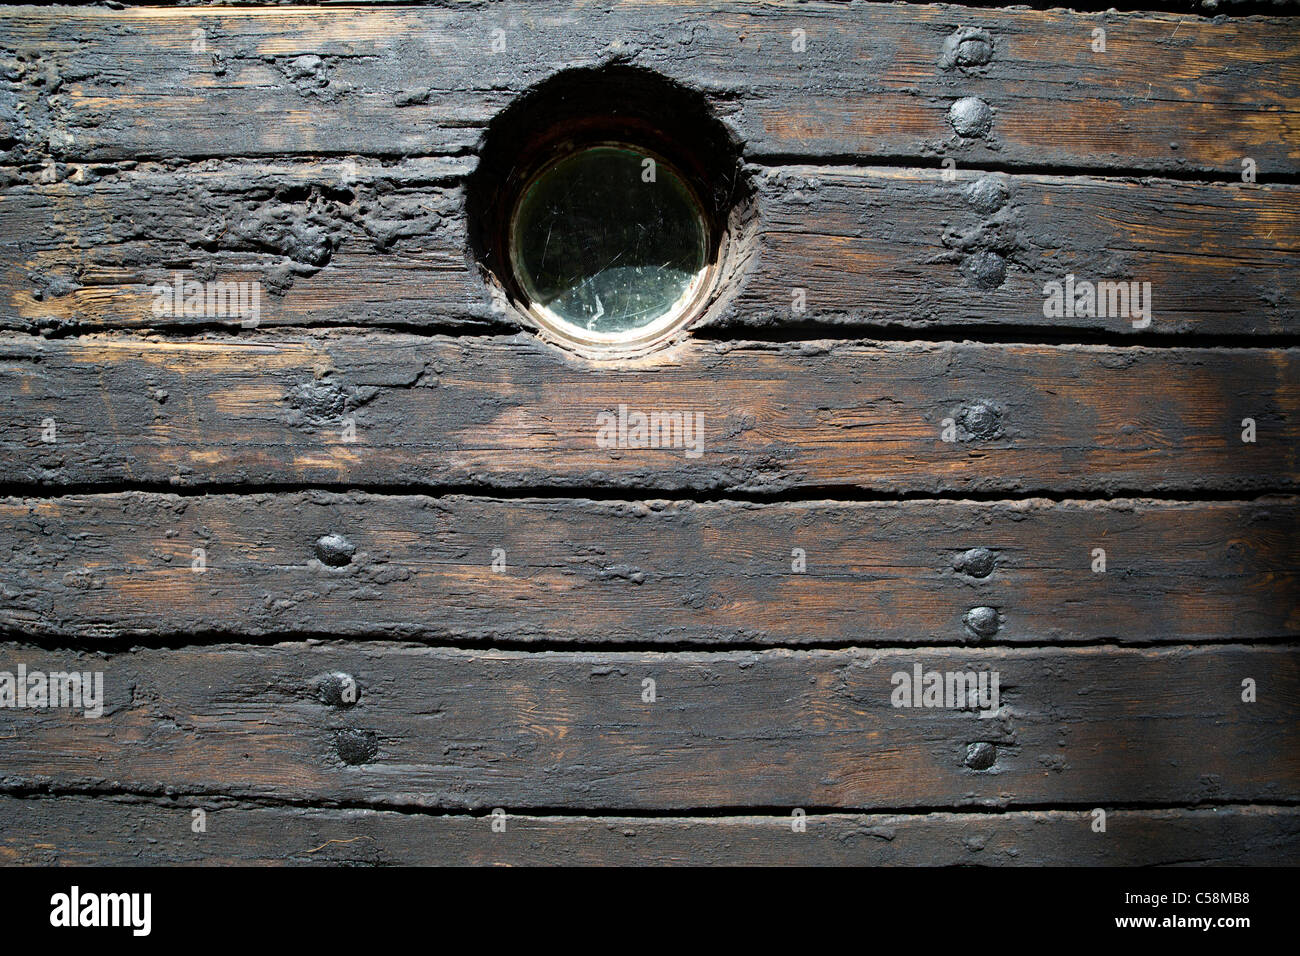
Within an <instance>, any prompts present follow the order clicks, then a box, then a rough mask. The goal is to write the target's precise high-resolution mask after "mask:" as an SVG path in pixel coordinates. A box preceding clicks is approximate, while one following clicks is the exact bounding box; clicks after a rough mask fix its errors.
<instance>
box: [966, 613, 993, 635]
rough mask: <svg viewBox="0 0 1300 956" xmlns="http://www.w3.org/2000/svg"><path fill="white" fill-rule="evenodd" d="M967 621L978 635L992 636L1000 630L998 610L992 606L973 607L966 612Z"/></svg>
mask: <svg viewBox="0 0 1300 956" xmlns="http://www.w3.org/2000/svg"><path fill="white" fill-rule="evenodd" d="M965 623H966V628H967V630H969V631H970V632H971V633H972V634H974V635H975V636H976V637H992V636H993V635H994V634H996V633H997V632H998V612H997V610H996V609H994V608H991V607H973V608H971V609H970V610H969V611H967V612H966V617H965Z"/></svg>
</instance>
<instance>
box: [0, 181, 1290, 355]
mask: <svg viewBox="0 0 1300 956" xmlns="http://www.w3.org/2000/svg"><path fill="white" fill-rule="evenodd" d="M469 165H470V161H469V160H465V159H454V158H439V159H406V160H402V161H400V162H395V163H394V162H380V161H378V160H373V159H366V158H364V157H349V158H339V159H331V160H301V161H285V160H274V161H267V162H253V161H247V160H231V161H215V160H209V161H203V162H198V163H182V164H179V165H177V164H174V163H157V162H152V163H140V164H132V163H127V164H94V163H90V164H59V165H57V166H51V167H43V166H36V165H33V166H30V167H26V168H22V169H17V170H12V171H9V173H8V182H9V188H8V189H7V190H6V191H5V192H3V193H0V280H2V283H0V284H3V286H4V287H5V288H7V289H8V290H9V294H8V295H7V296H5V297H4V298H3V301H0V325H3V326H7V327H10V328H18V329H24V330H36V329H54V330H67V329H72V328H79V327H91V328H95V327H164V326H167V327H185V326H189V327H194V326H202V325H210V324H213V323H216V322H225V323H226V324H229V325H238V324H239V322H240V319H239V318H237V317H233V316H232V317H226V318H222V317H218V316H211V315H208V316H191V317H186V316H184V315H173V314H167V315H162V316H159V315H156V314H154V311H153V304H154V300H155V297H154V295H153V294H152V292H151V289H152V288H153V286H154V285H155V284H157V283H164V284H168V285H170V284H172V283H173V282H174V281H175V279H176V276H177V274H178V273H180V274H181V275H182V276H183V278H184V279H186V280H190V281H193V280H196V279H217V280H221V281H244V282H247V281H256V282H260V283H262V286H263V292H262V294H261V295H260V297H259V316H258V318H259V321H260V322H261V324H263V325H282V324H283V325H311V324H315V323H334V324H339V323H346V324H356V325H371V324H375V325H379V324H384V323H398V324H401V325H404V326H406V325H414V326H419V325H424V326H434V327H444V328H464V329H467V330H478V329H481V328H483V327H484V326H485V324H487V323H495V324H497V325H500V324H501V323H502V322H503V317H502V316H500V315H494V314H493V313H492V312H491V310H490V308H489V302H488V298H487V294H486V291H485V287H484V286H483V283H482V282H481V281H480V280H479V279H478V278H477V275H476V270H475V269H474V268H473V267H472V266H471V264H470V261H469V259H468V257H467V254H466V235H465V221H464V209H463V201H462V200H463V196H462V186H461V180H462V178H463V176H464V174H465V172H466V171H467V170H468V168H469ZM752 173H753V177H754V182H755V184H756V186H757V189H758V208H759V216H760V222H761V225H760V227H759V236H758V239H757V246H758V254H757V257H756V259H755V261H754V265H753V270H752V272H751V273H750V274H749V275H748V276H746V277H745V280H744V287H743V289H742V291H741V293H740V295H739V296H738V297H737V298H735V299H734V300H732V302H731V303H730V307H729V308H727V309H726V310H725V311H723V312H722V313H721V314H719V315H718V316H715V317H712V318H711V319H710V321H712V322H714V323H715V324H720V325H729V326H772V327H776V328H781V327H783V326H790V325H792V324H797V323H800V322H819V323H833V324H839V325H858V326H885V327H889V326H894V327H914V328H955V329H959V330H963V331H970V330H972V329H979V328H982V327H987V326H998V327H1012V328H1025V327H1031V328H1032V327H1042V328H1046V329H1058V330H1064V329H1079V330H1091V331H1101V332H1109V333H1124V334H1132V333H1134V332H1135V331H1137V330H1135V328H1134V321H1133V318H1134V317H1133V316H1129V315H1106V314H1104V312H1103V314H1102V315H1101V316H1085V315H1079V316H1061V317H1052V318H1046V317H1044V309H1043V304H1044V292H1043V289H1044V286H1045V284H1046V283H1048V282H1053V281H1055V282H1061V281H1064V278H1065V276H1066V275H1075V276H1077V278H1078V279H1080V280H1087V281H1090V282H1094V283H1096V282H1099V281H1118V280H1123V281H1138V282H1146V283H1150V289H1151V291H1150V299H1149V305H1150V313H1151V314H1150V323H1149V324H1147V323H1145V322H1144V321H1141V320H1139V325H1141V326H1142V328H1141V329H1140V331H1143V332H1145V333H1147V334H1154V335H1172V334H1178V335H1186V334H1188V333H1194V334H1205V335H1226V334H1238V335H1267V334H1277V333H1281V334H1291V333H1295V332H1296V331H1297V319H1296V305H1295V302H1294V299H1293V297H1292V296H1291V295H1290V292H1291V290H1293V289H1295V288H1296V287H1298V286H1300V257H1298V256H1297V255H1296V251H1297V249H1300V188H1297V187H1290V186H1264V185H1257V186H1245V185H1242V184H1237V185H1231V184H1205V183H1181V182H1175V181H1170V180H1153V179H1147V180H1129V179H1105V178H1096V177H1083V176H1080V177H1057V176H1035V175H1001V174H999V175H994V176H981V175H979V174H977V173H968V172H964V171H963V172H961V173H960V174H959V175H958V177H957V178H956V179H955V180H953V181H952V182H945V181H944V179H943V177H942V175H941V174H940V173H939V172H938V171H933V170H931V171H927V170H919V169H916V170H901V169H889V168H843V167H839V168H828V167H817V166H785V167H776V168H767V167H755V168H754V169H753V170H752ZM796 289H802V290H803V293H802V296H801V301H800V302H799V311H796V306H795V290H796ZM1144 301H1145V300H1144ZM706 324H707V323H706Z"/></svg>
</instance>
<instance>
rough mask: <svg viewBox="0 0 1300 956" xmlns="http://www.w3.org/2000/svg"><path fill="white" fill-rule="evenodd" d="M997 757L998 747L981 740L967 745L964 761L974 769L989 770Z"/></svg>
mask: <svg viewBox="0 0 1300 956" xmlns="http://www.w3.org/2000/svg"><path fill="white" fill-rule="evenodd" d="M997 759H998V751H997V748H996V747H994V746H993V745H992V744H990V743H987V742H985V741H983V740H981V741H979V742H978V743H973V744H969V745H968V746H967V747H966V759H965V760H964V761H963V763H965V764H966V766H968V767H970V768H971V769H972V770H988V769H989V767H991V766H993V764H994V762H995V761H996V760H997Z"/></svg>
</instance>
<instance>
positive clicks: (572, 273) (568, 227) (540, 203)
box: [466, 66, 757, 358]
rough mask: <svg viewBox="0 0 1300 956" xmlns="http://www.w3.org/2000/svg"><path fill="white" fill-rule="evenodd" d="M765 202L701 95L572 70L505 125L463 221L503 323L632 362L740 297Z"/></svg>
mask: <svg viewBox="0 0 1300 956" xmlns="http://www.w3.org/2000/svg"><path fill="white" fill-rule="evenodd" d="M752 197H753V191H752V189H751V188H750V187H749V185H748V177H747V176H746V175H745V171H744V168H743V162H742V161H741V157H740V151H739V146H738V144H737V143H736V142H735V141H734V139H733V138H732V137H731V136H730V134H729V133H728V132H727V131H726V130H725V129H724V128H723V127H722V125H721V124H720V123H719V122H718V121H717V120H716V119H715V118H714V117H713V116H712V114H711V112H710V109H709V106H708V104H707V102H706V101H705V100H704V98H703V97H702V96H701V95H700V94H698V93H694V92H691V91H688V90H685V89H684V88H682V87H680V86H678V85H676V84H673V83H671V82H670V81H668V80H666V79H664V78H663V77H659V76H657V75H655V74H653V73H649V72H648V71H645V70H640V69H635V68H631V67H621V66H619V67H607V68H602V69H599V70H574V71H570V72H568V73H564V74H560V75H559V76H557V77H554V78H552V79H551V80H549V81H547V82H546V83H544V84H542V85H541V86H540V87H539V88H538V89H537V90H535V91H533V92H532V93H530V94H528V95H526V96H524V97H522V98H521V99H520V100H519V101H518V102H516V103H515V104H512V106H511V107H509V108H508V109H507V110H506V111H504V112H503V113H502V114H501V115H500V116H499V117H497V118H496V119H495V120H494V121H493V122H492V123H491V124H490V125H489V128H488V132H487V134H486V136H485V139H484V142H483V144H482V147H481V155H480V159H479V165H478V168H477V169H476V170H475V172H474V173H473V175H471V177H470V180H469V182H468V184H467V190H466V212H467V214H468V223H469V229H470V244H471V250H472V252H473V254H474V255H475V257H476V258H477V259H478V262H479V265H480V266H481V268H482V272H483V275H484V278H485V279H486V281H487V283H488V287H489V292H490V294H491V295H492V296H493V300H494V311H495V312H496V313H497V314H498V315H499V316H501V315H504V316H505V317H506V318H509V317H510V316H515V317H517V319H518V320H519V321H520V322H521V324H524V325H527V326H530V327H532V328H534V329H536V330H537V331H538V332H539V333H540V334H541V335H542V336H543V337H544V338H546V339H548V340H550V341H552V342H555V343H557V344H559V345H563V346H565V347H567V348H570V349H573V350H575V351H578V352H581V353H583V354H585V355H589V356H591V357H594V358H605V357H625V356H628V355H633V354H638V353H642V352H646V351H649V350H651V349H654V348H657V347H659V346H661V345H663V344H665V343H667V342H670V341H673V340H675V339H676V338H677V337H678V336H679V334H681V333H682V331H683V330H685V329H688V328H689V327H690V326H692V325H693V324H694V323H695V322H696V321H698V320H700V319H701V318H702V317H703V316H704V315H706V314H707V313H708V312H709V310H710V309H713V308H719V307H720V306H721V303H723V302H724V301H725V300H726V299H728V298H729V297H730V296H731V295H734V293H735V289H736V286H737V282H736V281H735V279H736V277H737V276H738V275H739V274H740V273H741V271H742V266H743V265H745V264H746V263H747V261H748V253H749V250H750V249H752V246H753V245H754V234H755V232H756V223H757V217H756V215H754V208H753V198H752Z"/></svg>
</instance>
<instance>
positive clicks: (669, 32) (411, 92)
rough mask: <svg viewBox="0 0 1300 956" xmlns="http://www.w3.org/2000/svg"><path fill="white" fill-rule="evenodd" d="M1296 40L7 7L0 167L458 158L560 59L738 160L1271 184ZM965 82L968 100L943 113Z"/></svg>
mask: <svg viewBox="0 0 1300 956" xmlns="http://www.w3.org/2000/svg"><path fill="white" fill-rule="evenodd" d="M1098 27H1102V28H1104V29H1105V30H1106V31H1107V47H1106V52H1104V53H1101V52H1094V50H1093V31H1094V29H1096V28H1098ZM195 30H201V31H203V32H202V33H201V34H197V35H196V34H195V33H194V31H195ZM794 30H803V31H804V37H805V38H806V45H805V46H804V47H803V48H802V49H800V44H799V43H798V42H796V40H795V37H794V35H793V33H792V31H794ZM962 30H964V31H966V32H960V31H962ZM494 31H501V32H500V33H494ZM1298 31H1300V26H1297V24H1296V22H1295V20H1293V19H1287V18H1275V19H1265V18H1248V19H1241V20H1227V21H1214V20H1206V19H1202V18H1197V17H1188V16H1183V15H1179V14H1132V15H1129V14H1118V13H1113V12H1110V13H1102V14H1075V13H1070V12H1066V11H1061V10H1052V11H1029V10H988V9H971V8H962V7H946V6H912V5H909V6H899V5H888V4H854V5H852V6H849V5H844V4H839V3H815V4H802V3H767V4H763V5H750V4H738V3H724V4H717V3H696V2H677V3H671V4H659V3H649V2H641V0H636V2H626V3H619V2H612V0H611V2H607V3H602V4H599V5H594V6H593V5H589V4H574V3H570V2H547V3H530V4H513V3H502V4H493V5H492V6H491V8H489V9H486V10H484V9H480V8H479V7H477V6H470V7H459V6H457V7H451V8H443V7H439V8H432V9H431V8H405V9H391V8H385V9H371V10H366V9H330V8H316V9H307V10H292V9H283V8H243V7H236V8H229V7H225V8H190V9H179V8H171V9H156V8H147V7H128V8H127V9H124V10H95V9H87V8H84V7H78V8H64V9H59V8H52V9H40V8H19V9H14V10H11V11H7V12H6V15H5V20H4V32H3V42H2V43H0V49H3V51H4V53H5V55H6V59H7V65H8V69H7V70H6V71H5V77H4V86H3V88H0V92H2V93H3V98H2V99H0V102H2V103H3V105H4V109H3V114H2V118H3V120H4V124H5V128H6V129H5V134H4V138H5V140H6V141H7V142H6V144H5V145H11V146H12V147H13V148H12V149H11V150H10V151H9V152H10V156H11V157H23V158H28V157H30V156H32V155H33V154H34V153H39V152H40V151H44V150H47V149H48V150H52V151H53V152H54V153H55V154H56V155H59V156H62V157H67V158H74V159H75V158H85V159H119V158H125V157H131V156H212V155H233V156H253V155H275V154H286V153H320V152H330V153H349V152H350V153H358V152H360V153H367V152H368V153H376V154H384V155H409V154H428V153H432V152H455V151H464V150H468V149H471V148H473V147H474V145H475V144H476V142H477V140H478V136H479V133H480V132H481V130H482V128H483V126H484V124H485V123H486V122H487V121H488V120H489V119H490V118H491V117H492V116H493V115H494V114H495V113H496V112H498V111H499V110H500V109H501V108H502V107H504V106H505V105H506V104H507V103H509V102H510V101H511V99H513V98H514V97H515V96H517V95H518V94H519V93H520V92H521V91H522V90H524V89H525V88H527V87H528V86H530V85H533V84H535V83H536V82H538V81H540V80H542V79H544V78H546V77H547V76H550V75H552V74H553V73H554V72H555V71H557V70H559V69H562V68H566V67H572V66H597V65H600V64H604V63H610V62H631V63H634V64H636V65H638V66H642V67H646V68H649V69H653V70H657V71H659V72H661V73H664V74H666V75H668V76H670V77H673V78H675V79H678V80H681V81H683V82H685V83H687V84H689V85H692V86H696V87H698V88H700V89H702V90H703V91H705V92H706V93H707V94H708V95H709V96H710V97H711V98H712V99H713V100H714V101H715V102H716V103H717V105H718V109H719V111H720V112H721V113H723V114H724V116H725V119H726V120H727V122H729V123H731V124H732V125H733V127H734V128H735V129H736V131H737V133H738V134H739V136H740V137H741V138H742V139H743V140H744V141H745V142H746V143H747V148H748V150H749V151H750V153H751V154H754V155H764V154H765V155H783V156H807V157H818V156H835V157H839V156H855V157H907V158H915V157H920V156H933V157H935V160H936V165H937V162H938V158H939V157H941V156H944V155H951V156H954V157H957V158H958V159H959V161H962V162H972V163H979V162H989V161H996V162H999V163H1013V164H1014V163H1027V164H1031V165H1034V166H1036V167H1042V166H1044V165H1058V164H1060V165H1070V166H1091V167H1110V168H1115V167H1118V168H1144V169H1169V170H1173V169H1186V170H1214V171H1216V172H1219V173H1232V174H1234V175H1236V174H1237V173H1239V172H1240V170H1241V163H1242V159H1243V158H1244V157H1250V158H1252V159H1255V160H1256V162H1257V163H1258V164H1259V168H1260V170H1261V171H1262V174H1263V175H1264V176H1265V177H1267V176H1268V175H1269V174H1277V173H1284V174H1294V173H1295V172H1296V171H1297V170H1298V169H1300V136H1297V131H1300V119H1298V117H1300V99H1298V90H1300V63H1297V61H1296V58H1295V56H1294V50H1295V46H1296V42H1297V36H1300V33H1298ZM200 40H201V41H202V42H201V44H200V42H199V41H200ZM494 41H496V45H497V48H498V49H500V48H501V47H502V41H504V49H500V52H497V53H493V49H494ZM972 97H975V98H979V99H980V100H982V101H983V102H984V103H985V104H987V110H988V112H987V113H986V114H981V113H980V111H978V110H976V111H972V112H970V113H969V116H968V121H967V122H965V123H956V122H954V120H953V119H952V118H951V116H950V110H951V109H952V108H953V107H954V104H956V103H957V102H958V101H960V100H963V99H966V98H972ZM959 129H960V132H961V133H964V134H965V135H959Z"/></svg>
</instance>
